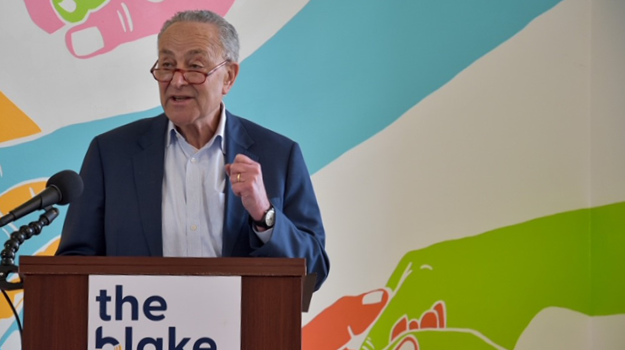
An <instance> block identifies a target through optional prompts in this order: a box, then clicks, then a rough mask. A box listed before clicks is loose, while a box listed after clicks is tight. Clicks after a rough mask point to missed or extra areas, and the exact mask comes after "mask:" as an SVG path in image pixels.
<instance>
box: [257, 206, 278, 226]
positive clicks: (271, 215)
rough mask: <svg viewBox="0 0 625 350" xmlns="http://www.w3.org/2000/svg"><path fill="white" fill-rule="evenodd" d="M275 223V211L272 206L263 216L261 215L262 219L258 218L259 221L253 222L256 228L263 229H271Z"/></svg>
mask: <svg viewBox="0 0 625 350" xmlns="http://www.w3.org/2000/svg"><path fill="white" fill-rule="evenodd" d="M275 223H276V209H275V208H274V207H273V205H272V206H271V207H269V209H267V211H265V214H264V215H263V217H262V218H260V220H258V221H256V220H254V225H256V226H258V227H262V228H264V229H269V228H272V227H273V225H274V224H275Z"/></svg>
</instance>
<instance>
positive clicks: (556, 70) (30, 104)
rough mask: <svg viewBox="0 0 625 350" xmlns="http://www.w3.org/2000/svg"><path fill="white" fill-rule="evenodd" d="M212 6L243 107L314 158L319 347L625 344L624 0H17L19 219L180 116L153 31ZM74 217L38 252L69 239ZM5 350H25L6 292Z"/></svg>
mask: <svg viewBox="0 0 625 350" xmlns="http://www.w3.org/2000/svg"><path fill="white" fill-rule="evenodd" d="M591 4H592V5H593V8H594V9H595V10H594V12H591V11H589V9H590V8H591ZM197 7H202V8H207V9H211V10H213V11H215V12H217V13H220V14H222V15H224V16H225V17H226V18H227V19H228V20H230V21H231V22H232V23H233V24H234V25H235V26H236V27H237V29H238V30H239V33H240V36H241V42H242V57H243V61H242V65H241V75H240V77H239V79H238V80H237V83H236V85H235V87H234V89H233V90H232V92H231V93H230V95H229V96H227V98H226V105H227V107H228V109H229V110H231V111H232V112H233V113H235V114H237V115H241V116H243V117H246V118H248V119H251V120H253V121H255V122H258V123H260V124H262V125H265V126H267V127H269V128H272V129H274V130H276V131H278V132H280V133H283V134H285V135H287V136H289V137H290V138H292V139H294V140H296V141H298V142H299V143H300V144H301V146H302V149H303V151H304V155H305V158H306V161H307V163H308V167H309V169H310V171H311V176H312V179H313V182H314V185H315V189H316V191H317V195H318V198H319V202H320V205H321V210H322V214H323V218H324V222H325V225H326V230H327V234H328V237H327V249H328V252H329V254H330V258H331V262H332V269H331V272H330V276H329V278H328V280H327V282H326V284H325V285H324V286H323V288H322V289H321V290H320V291H319V292H317V293H315V296H314V298H313V304H312V305H311V310H310V312H309V313H308V314H305V315H304V324H303V348H304V349H306V350H346V349H347V350H355V349H359V350H374V349H375V350H380V349H385V350H386V349H388V350H417V349H420V350H433V349H460V348H462V349H474V350H481V349H498V350H504V349H505V350H512V349H516V350H524V349H537V348H545V349H547V348H548V349H564V348H566V349H573V350H575V349H579V350H587V349H621V348H623V346H625V336H624V335H622V334H621V333H622V332H620V331H619V329H622V327H623V326H624V325H625V300H624V299H623V298H622V295H625V282H622V278H619V276H622V275H623V273H624V272H625V259H624V258H622V257H623V256H625V254H623V253H625V252H624V251H623V250H625V219H623V218H625V184H624V183H623V181H622V179H623V176H625V162H624V161H623V160H622V158H623V157H622V152H623V150H625V141H623V140H625V138H623V137H622V136H623V135H622V131H621V132H618V131H615V130H619V127H622V128H620V130H625V125H624V124H625V121H623V119H624V118H623V117H622V115H623V111H625V106H624V105H623V104H621V103H620V102H619V101H620V99H619V98H618V96H616V95H615V93H614V91H615V90H616V88H617V87H624V86H625V70H624V69H623V68H620V67H619V66H618V63H617V62H619V60H607V59H605V58H604V57H617V58H618V57H620V58H621V59H622V58H625V45H623V44H620V42H618V44H616V43H615V42H616V41H618V39H617V38H619V37H620V36H619V34H618V33H620V32H619V31H618V30H616V29H614V28H615V23H618V22H617V21H615V19H614V18H621V17H622V15H623V14H625V7H624V6H622V5H618V4H613V3H611V2H609V1H608V0H549V1H545V0H506V1H493V0H470V1H466V0H445V1H436V2H432V1H423V0H417V1H411V2H397V1H390V2H380V1H373V0H364V1H363V0H359V1H355V0H342V1H327V0H309V1H307V0H292V1H285V0H256V1H246V0H223V1H222V0H184V1H177V0H176V1H174V0H160V1H153V0H152V1H148V0H137V1H132V2H130V1H123V0H49V1H44V2H43V3H42V2H41V1H34V0H24V1H10V2H9V1H5V2H2V4H0V30H1V31H2V33H4V34H3V35H2V36H0V43H1V44H2V47H4V48H5V50H3V55H0V63H2V64H1V67H4V68H0V215H2V214H6V213H7V212H8V211H9V210H11V209H12V208H14V207H15V206H17V205H19V204H20V203H22V202H24V201H25V200H26V199H28V198H30V197H32V196H33V195H35V194H36V193H38V192H39V191H41V190H42V189H43V187H44V186H45V181H46V180H47V177H48V176H51V175H52V174H54V173H56V172H58V171H60V170H64V169H73V170H76V171H78V170H79V169H80V164H81V161H82V157H83V156H84V153H85V152H86V148H87V146H88V143H89V142H90V141H91V139H92V138H93V137H94V136H96V135H97V134H99V133H102V132H104V131H106V130H109V129H112V128H114V127H116V126H119V125H122V124H125V123H128V122H131V121H134V120H137V119H139V118H144V117H150V116H154V115H156V114H158V113H160V112H161V111H162V110H161V108H160V106H159V101H158V93H157V91H158V90H157V86H156V83H155V82H154V80H153V79H152V77H151V76H150V75H149V68H150V67H151V65H152V64H153V62H154V60H155V58H156V37H155V34H156V33H157V32H158V30H159V29H160V26H161V24H162V22H163V21H164V19H166V18H168V17H170V16H171V15H172V14H173V13H174V12H176V11H178V10H182V9H191V8H197ZM619 14H620V15H621V17H619ZM591 19H592V21H591ZM616 28H620V27H618V25H617V27H616ZM593 33H594V34H593ZM593 35H594V36H593ZM591 57H592V62H591V59H590V58H591ZM621 61H622V60H621ZM593 62H601V63H602V65H600V66H599V65H597V63H593ZM606 67H608V69H607V70H608V71H609V73H610V74H609V75H605V74H604V73H603V72H604V70H606ZM595 71H597V72H599V74H598V75H597V78H595V79H591V77H595V75H594V74H595V73H594V72H595ZM595 123H598V124H595ZM605 140H610V142H609V143H605V144H604V143H601V142H607V141H605ZM601 149H610V150H612V152H601V153H597V152H598V151H597V150H601ZM594 159H598V160H599V161H600V162H601V164H602V166H601V167H599V168H597V170H593V169H594V167H593V164H595V163H594ZM603 164H609V166H603ZM595 191H596V192H595ZM593 193H596V194H595V195H593ZM65 210H66V209H65V208H62V209H61V211H62V213H61V216H60V218H59V219H57V221H56V222H55V223H53V224H52V225H51V226H50V227H48V228H46V229H45V230H44V231H43V233H42V234H41V235H39V236H35V237H33V238H32V239H31V240H29V241H28V242H26V243H25V244H24V245H23V246H22V247H21V248H20V254H23V255H33V254H45V255H51V254H53V252H54V251H55V249H56V246H57V244H58V236H59V233H60V231H61V227H62V221H63V218H64V215H65ZM35 218H36V216H35V214H34V215H31V216H28V217H26V218H24V219H22V220H20V221H19V222H17V223H14V224H11V225H8V226H7V227H4V228H2V231H3V233H4V234H6V236H7V237H8V235H9V234H10V233H11V232H13V231H15V230H17V229H18V228H19V226H20V225H21V224H25V223H27V222H29V221H31V220H34V219H35ZM10 296H11V298H12V301H13V303H14V304H15V306H16V308H17V309H18V311H19V310H21V308H22V306H23V303H24V302H27V301H24V300H23V299H22V293H21V292H20V291H18V292H13V293H11V294H10ZM593 335H594V336H593ZM597 335H599V336H597ZM0 349H1V350H17V349H20V341H19V334H18V332H17V325H16V323H15V321H14V319H13V317H12V314H11V312H10V309H9V307H8V306H7V305H5V304H2V303H0Z"/></svg>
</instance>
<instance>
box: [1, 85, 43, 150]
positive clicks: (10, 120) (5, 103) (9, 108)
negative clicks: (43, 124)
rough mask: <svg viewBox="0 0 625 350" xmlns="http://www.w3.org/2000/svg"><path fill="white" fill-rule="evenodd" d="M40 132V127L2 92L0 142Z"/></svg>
mask: <svg viewBox="0 0 625 350" xmlns="http://www.w3.org/2000/svg"><path fill="white" fill-rule="evenodd" d="M39 132H41V129H40V128H39V126H38V125H37V124H35V122H33V121H32V120H31V119H30V118H29V117H28V116H27V115H26V114H24V112H22V110H20V109H19V107H17V106H16V105H15V104H14V103H13V102H12V101H11V100H9V98H8V97H6V96H5V95H4V94H3V93H2V91H0V142H5V141H10V140H14V139H18V138H20V137H26V136H30V135H34V134H36V133H39Z"/></svg>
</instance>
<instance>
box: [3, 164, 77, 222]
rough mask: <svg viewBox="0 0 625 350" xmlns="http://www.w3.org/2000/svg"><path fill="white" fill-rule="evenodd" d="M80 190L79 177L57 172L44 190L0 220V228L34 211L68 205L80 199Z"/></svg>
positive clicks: (65, 171) (72, 172) (70, 171)
mask: <svg viewBox="0 0 625 350" xmlns="http://www.w3.org/2000/svg"><path fill="white" fill-rule="evenodd" d="M82 190H83V183H82V178H81V177H80V175H78V174H76V172H74V171H72V170H63V171H61V172H58V173H56V174H54V175H52V177H50V179H48V182H47V183H46V189H45V190H43V191H41V193H39V194H38V195H36V196H34V197H33V198H31V199H30V200H28V201H27V202H26V203H24V204H22V205H20V206H19V207H17V208H15V209H13V210H12V211H10V212H9V213H8V214H7V215H5V216H3V217H2V218H0V227H2V226H5V225H7V224H9V223H11V222H13V221H15V220H18V219H20V218H21V217H23V216H26V215H28V214H30V213H32V212H34V211H35V210H41V209H44V208H47V207H49V206H51V205H55V204H59V205H65V204H68V203H69V202H71V201H73V200H75V199H76V198H78V197H80V195H81V194H82Z"/></svg>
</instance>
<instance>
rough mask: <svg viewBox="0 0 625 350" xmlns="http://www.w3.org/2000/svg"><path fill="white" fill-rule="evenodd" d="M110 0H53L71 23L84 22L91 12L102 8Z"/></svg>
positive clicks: (59, 11)
mask: <svg viewBox="0 0 625 350" xmlns="http://www.w3.org/2000/svg"><path fill="white" fill-rule="evenodd" d="M107 1H108V0H52V5H53V6H54V9H55V10H56V11H57V12H58V13H59V15H60V16H61V18H63V19H64V20H65V21H67V22H69V23H78V22H82V21H83V20H85V18H87V15H88V14H89V12H92V11H95V10H97V9H98V8H100V7H101V6H102V5H103V4H104V3H105V2H107Z"/></svg>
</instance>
